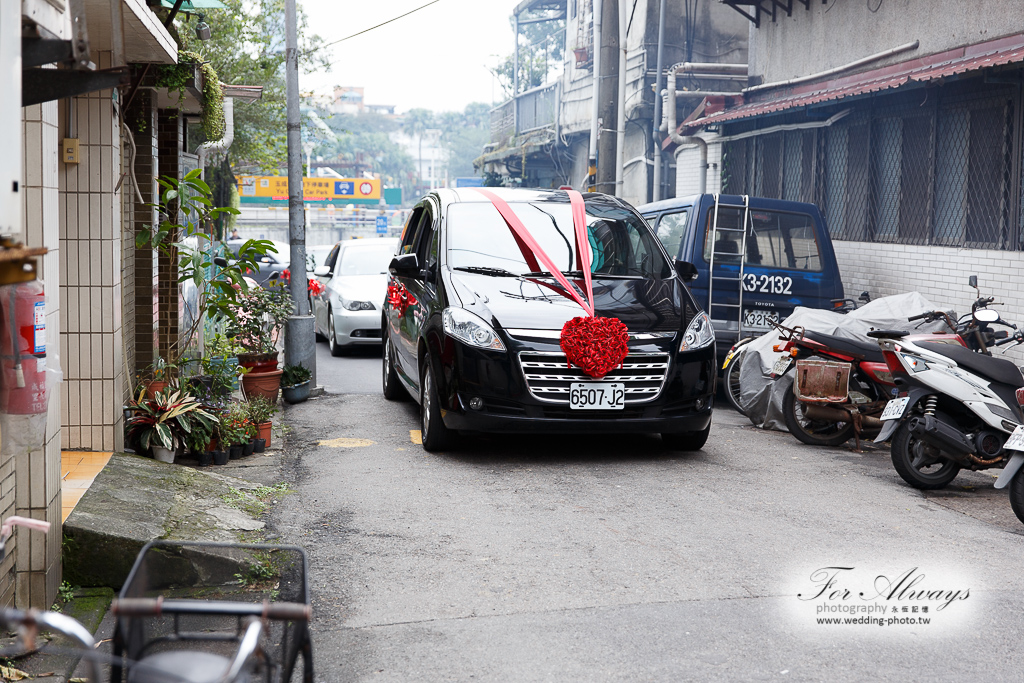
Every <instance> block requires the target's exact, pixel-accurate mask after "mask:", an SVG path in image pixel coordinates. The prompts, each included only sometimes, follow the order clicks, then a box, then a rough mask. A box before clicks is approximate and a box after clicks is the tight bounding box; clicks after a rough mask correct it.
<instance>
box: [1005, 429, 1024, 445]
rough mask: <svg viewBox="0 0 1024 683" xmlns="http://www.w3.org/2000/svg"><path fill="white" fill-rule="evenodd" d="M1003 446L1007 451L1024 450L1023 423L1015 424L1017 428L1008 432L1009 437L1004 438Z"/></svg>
mask: <svg viewBox="0 0 1024 683" xmlns="http://www.w3.org/2000/svg"><path fill="white" fill-rule="evenodd" d="M1003 448H1005V449H1006V450H1008V451H1024V425H1017V428H1016V429H1014V430H1013V434H1010V438H1009V439H1007V440H1006V443H1005V444H1004V445H1003Z"/></svg>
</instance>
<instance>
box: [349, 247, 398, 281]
mask: <svg viewBox="0 0 1024 683" xmlns="http://www.w3.org/2000/svg"><path fill="white" fill-rule="evenodd" d="M394 255H395V247H394V245H383V244H382V245H380V246H373V247H358V248H354V249H345V250H344V251H342V252H341V258H340V260H341V264H340V265H338V267H337V268H336V269H335V274H336V275H380V274H381V273H384V272H387V269H388V264H389V263H391V259H392V258H393V257H394Z"/></svg>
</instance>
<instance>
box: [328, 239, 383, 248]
mask: <svg viewBox="0 0 1024 683" xmlns="http://www.w3.org/2000/svg"><path fill="white" fill-rule="evenodd" d="M338 244H340V245H341V247H342V249H360V248H364V247H377V246H380V245H382V244H383V245H389V244H390V245H395V244H398V238H397V237H369V238H365V239H358V240H343V241H341V242H339V243H338Z"/></svg>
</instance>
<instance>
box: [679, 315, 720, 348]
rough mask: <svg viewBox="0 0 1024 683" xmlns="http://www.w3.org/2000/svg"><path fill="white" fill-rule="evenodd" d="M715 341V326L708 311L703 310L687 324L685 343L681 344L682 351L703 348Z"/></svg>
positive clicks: (684, 334)
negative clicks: (712, 324)
mask: <svg viewBox="0 0 1024 683" xmlns="http://www.w3.org/2000/svg"><path fill="white" fill-rule="evenodd" d="M714 341H715V328H714V327H712V326H711V318H709V317H708V314H707V313H704V312H703V311H701V312H700V313H698V314H697V315H695V316H694V317H693V320H691V321H690V324H689V325H687V326H686V332H684V333H683V343H682V344H680V345H679V350H680V351H696V350H697V349H703V348H704V347H705V346H708V345H709V344H711V343H712V342H714Z"/></svg>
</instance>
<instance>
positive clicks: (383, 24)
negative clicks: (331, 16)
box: [313, 0, 441, 51]
mask: <svg viewBox="0 0 1024 683" xmlns="http://www.w3.org/2000/svg"><path fill="white" fill-rule="evenodd" d="M439 2H441V0H430V2H428V3H427V4H425V5H420V6H419V7H417V8H416V9H412V10H409V11H408V12H406V13H405V14H400V15H398V16H397V17H394V18H392V19H388V20H387V21H385V22H382V23H380V24H377V25H376V26H371V27H370V28H367V29H363V30H362V31H359V32H358V33H353V34H352V35H350V36H345V37H344V38H339V39H338V40H332V41H331V42H329V43H324V44H323V45H319V46H317V47H316V50H322V49H323V48H325V47H330V46H331V45H337V44H338V43H343V42H345V41H346V40H348V39H349V38H355V37H356V36H361V35H363V34H364V33H369V32H370V31H372V30H374V29H377V28H380V27H381V26H387V25H388V24H390V23H391V22H393V21H398V20H399V19H401V18H402V17H407V16H409V15H410V14H413V13H414V12H419V11H420V10H421V9H424V8H427V7H430V6H431V5H434V4H437V3H439ZM313 51H315V50H313Z"/></svg>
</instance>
